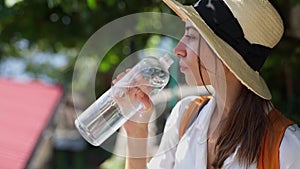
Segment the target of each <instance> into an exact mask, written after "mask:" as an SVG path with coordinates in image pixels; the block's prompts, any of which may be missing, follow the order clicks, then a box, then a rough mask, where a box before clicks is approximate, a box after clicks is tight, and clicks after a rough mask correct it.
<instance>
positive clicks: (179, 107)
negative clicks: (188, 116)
mask: <svg viewBox="0 0 300 169" xmlns="http://www.w3.org/2000/svg"><path fill="white" fill-rule="evenodd" d="M195 98H196V96H190V97H187V98H185V99H183V100H181V101H180V102H178V103H177V104H176V106H175V107H174V108H173V110H172V112H171V114H170V116H169V118H168V120H167V122H166V126H165V129H164V135H163V137H162V140H161V144H160V146H159V149H158V151H157V153H156V155H155V156H153V158H152V159H151V161H150V162H149V163H148V169H206V168H207V164H206V163H207V132H208V126H209V122H210V118H211V115H212V113H213V110H214V108H215V106H216V103H215V99H214V98H212V99H210V101H209V102H208V103H207V105H206V106H205V107H203V109H202V110H201V112H200V114H199V116H198V117H197V119H196V120H195V122H194V123H193V124H192V125H191V126H190V127H189V128H188V129H187V130H186V131H185V133H184V135H183V136H182V138H181V140H180V141H179V136H178V133H179V126H180V119H181V116H182V114H183V112H184V109H185V107H186V106H187V104H189V103H190V101H192V100H194V99H195ZM237 150H238V148H237V149H236V151H235V152H234V153H233V154H232V155H231V156H229V157H228V158H227V159H226V160H225V161H224V164H223V167H222V169H246V167H245V166H243V165H241V164H240V163H239V162H238V158H237V155H236V154H237ZM279 157H280V168H281V169H300V129H299V127H298V126H297V125H293V126H289V127H288V128H287V130H286V132H285V134H284V138H283V140H282V142H281V146H280V155H279ZM256 168H257V164H256V163H254V164H252V165H251V166H250V168H248V169H256Z"/></svg>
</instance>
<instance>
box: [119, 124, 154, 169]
mask: <svg viewBox="0 0 300 169" xmlns="http://www.w3.org/2000/svg"><path fill="white" fill-rule="evenodd" d="M127 136H128V139H127V154H126V165H125V169H146V168H147V137H148V127H145V128H143V129H137V130H134V131H132V132H131V133H127Z"/></svg>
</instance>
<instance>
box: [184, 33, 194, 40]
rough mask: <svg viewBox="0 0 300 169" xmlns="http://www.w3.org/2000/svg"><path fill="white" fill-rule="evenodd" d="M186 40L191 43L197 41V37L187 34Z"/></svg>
mask: <svg viewBox="0 0 300 169" xmlns="http://www.w3.org/2000/svg"><path fill="white" fill-rule="evenodd" d="M185 38H186V39H187V40H188V41H190V40H195V39H196V36H194V35H188V34H186V35H185Z"/></svg>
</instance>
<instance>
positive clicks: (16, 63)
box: [0, 0, 300, 169]
mask: <svg viewBox="0 0 300 169" xmlns="http://www.w3.org/2000/svg"><path fill="white" fill-rule="evenodd" d="M180 2H182V3H185V4H192V3H193V0H186V1H182V0H181V1H180ZM270 2H271V3H272V4H273V5H274V6H275V7H276V8H277V10H278V11H279V13H280V15H281V16H282V18H283V20H284V24H285V29H286V30H285V34H284V36H283V38H282V40H281V42H280V43H279V44H278V45H277V46H276V47H275V49H274V50H273V51H272V53H271V56H270V57H269V58H268V60H267V61H266V64H265V66H264V67H263V69H262V70H261V74H262V76H263V77H264V78H265V80H266V82H267V84H268V85H269V87H270V89H271V92H272V95H273V103H274V104H275V105H276V106H277V107H278V109H279V110H281V111H282V112H283V113H285V114H286V115H287V116H288V117H289V118H291V119H292V120H294V121H295V122H297V123H298V124H299V123H300V106H299V105H300V88H298V87H299V86H300V17H299V13H300V0H270ZM138 12H165V13H172V11H171V10H170V9H169V8H168V7H167V6H166V5H164V4H163V2H161V1H160V0H143V1H141V0H0V134H1V135H0V168H1V169H12V168H13V169H17V168H43V169H76V168H77V169H81V168H82V169H89V168H102V169H106V168H112V169H119V168H123V165H124V159H122V158H120V157H116V156H114V155H112V154H111V153H109V152H107V151H105V150H103V149H101V148H100V147H92V146H90V145H89V144H88V143H86V142H85V141H84V140H83V139H82V138H81V137H80V135H79V134H78V133H77V131H76V129H75V128H74V119H75V118H76V113H75V111H74V103H73V98H74V97H75V98H76V99H75V100H76V101H78V103H76V106H77V107H76V108H77V109H81V110H84V109H85V108H86V107H87V106H88V105H89V103H87V102H86V99H85V97H88V96H85V95H84V94H82V95H80V94H78V95H77V94H76V95H74V94H72V76H73V68H74V64H75V62H76V59H77V57H78V55H79V52H80V50H81V48H82V47H83V45H84V44H85V42H86V41H87V40H88V39H89V37H90V36H91V35H93V33H94V32H96V31H97V30H98V29H99V28H101V27H102V26H104V25H105V24H107V23H109V22H111V21H113V20H115V19H118V18H120V17H122V16H125V15H128V14H133V13H138ZM141 22H143V21H141ZM144 22H145V21H144ZM169 26H170V25H169ZM174 29H177V28H174ZM180 31H183V30H180ZM163 43H166V44H167V45H168V48H169V49H172V48H173V47H174V46H175V45H176V43H177V42H176V40H173V39H168V40H166V39H165V37H163V36H161V35H158V34H142V35H138V36H134V37H130V38H127V39H124V40H122V41H121V42H120V43H118V44H116V45H115V46H114V47H113V48H112V49H111V50H110V51H109V52H108V53H107V54H106V55H105V57H104V58H103V61H102V62H101V64H100V65H99V68H98V70H97V77H96V83H95V93H96V94H97V95H98V96H100V95H101V94H102V93H103V92H104V91H106V90H107V89H108V88H109V87H110V86H111V79H112V76H113V73H114V70H115V68H116V67H117V66H118V64H119V63H120V62H121V61H122V60H123V59H124V58H125V57H126V56H128V55H129V54H131V53H133V52H135V51H138V50H141V49H145V48H150V47H157V46H158V45H162V44H163ZM176 78H178V79H176ZM180 78H182V76H180V75H178V77H175V79H174V81H181V79H180ZM169 86H172V80H171V82H170V84H169ZM175 102H176V98H175V99H174V100H171V101H170V103H168V106H169V108H171V107H172V106H173V105H174V103H175ZM167 116H168V113H166V114H165V115H164V116H162V118H161V119H159V120H160V122H159V123H158V124H160V125H158V126H157V128H158V129H157V130H162V128H163V124H164V123H163V122H164V121H165V119H166V118H167Z"/></svg>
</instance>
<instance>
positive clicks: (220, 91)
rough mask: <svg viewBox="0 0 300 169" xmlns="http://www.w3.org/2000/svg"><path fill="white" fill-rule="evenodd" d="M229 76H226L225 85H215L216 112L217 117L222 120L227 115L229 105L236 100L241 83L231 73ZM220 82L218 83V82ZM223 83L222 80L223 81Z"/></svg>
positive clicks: (229, 108)
mask: <svg viewBox="0 0 300 169" xmlns="http://www.w3.org/2000/svg"><path fill="white" fill-rule="evenodd" d="M230 74H231V76H232V77H231V76H227V77H226V80H225V81H226V83H225V85H226V86H224V85H223V86H222V85H215V86H214V88H215V93H216V94H215V98H216V109H215V111H216V113H217V114H218V115H217V116H219V119H220V120H222V119H224V118H226V117H227V115H228V114H229V112H230V110H231V107H232V106H233V105H234V103H235V102H236V99H237V98H238V96H239V94H240V91H241V87H242V84H241V83H240V82H239V81H238V80H237V79H236V78H235V77H234V75H233V74H232V73H230ZM218 84H220V83H218ZM223 84H224V82H223Z"/></svg>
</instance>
